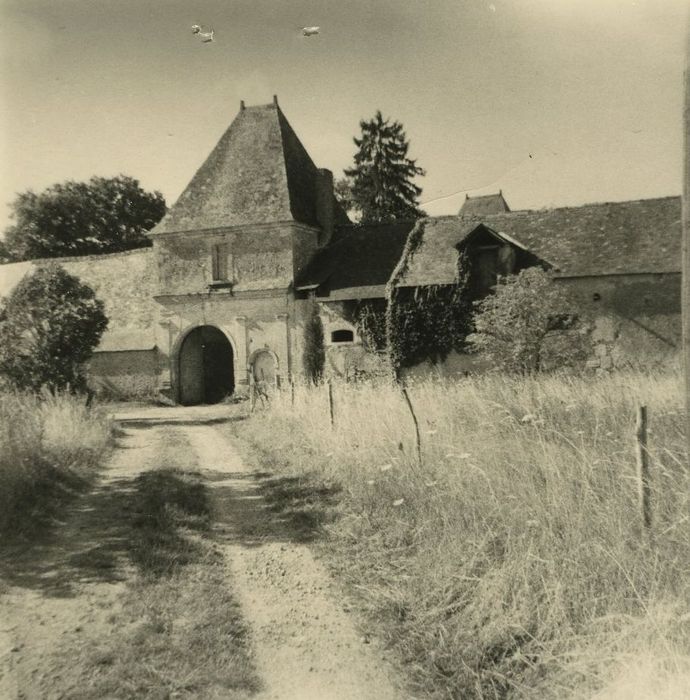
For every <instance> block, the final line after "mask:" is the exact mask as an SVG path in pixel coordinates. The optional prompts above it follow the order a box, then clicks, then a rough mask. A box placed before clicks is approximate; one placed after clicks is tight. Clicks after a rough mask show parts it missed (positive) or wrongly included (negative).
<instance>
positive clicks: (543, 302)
mask: <svg viewBox="0 0 690 700" xmlns="http://www.w3.org/2000/svg"><path fill="white" fill-rule="evenodd" d="M576 320H577V316H576V308H575V306H574V303H573V302H572V300H571V299H570V298H569V297H568V295H567V294H566V292H565V290H564V289H563V287H561V286H560V285H558V284H557V283H555V282H554V281H553V279H552V277H551V275H549V273H548V272H545V271H544V270H542V269H541V268H538V267H531V268H527V269H526V270H522V271H521V272H520V273H519V274H517V275H509V276H507V277H504V278H502V279H501V280H500V281H499V284H498V285H497V286H496V287H495V292H494V293H493V294H490V295H489V296H488V297H486V298H484V299H482V300H481V301H479V302H476V312H475V315H474V319H473V321H474V328H475V330H474V333H472V334H470V335H469V336H468V338H467V340H468V343H469V345H470V348H472V349H473V350H474V351H476V352H480V353H482V354H483V356H484V357H485V358H486V359H487V360H488V361H489V362H491V363H492V364H493V365H494V366H496V367H498V368H501V369H503V370H506V371H511V372H526V373H531V372H539V371H541V370H543V369H546V368H553V367H555V366H562V365H571V364H573V363H575V362H578V361H580V360H582V359H583V358H584V356H585V354H586V338H585V336H584V335H583V333H581V332H579V331H578V330H577V329H576V328H575V324H576Z"/></svg>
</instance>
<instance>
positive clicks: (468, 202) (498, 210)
mask: <svg viewBox="0 0 690 700" xmlns="http://www.w3.org/2000/svg"><path fill="white" fill-rule="evenodd" d="M507 211H510V207H509V206H508V202H506V200H505V199H504V198H503V192H500V191H499V193H498V194H484V195H480V196H478V197H470V196H469V195H468V194H467V195H465V201H464V202H463V203H462V206H461V207H460V212H459V213H460V216H486V215H487V214H502V213H503V212H507Z"/></svg>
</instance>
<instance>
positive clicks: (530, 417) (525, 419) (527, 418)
mask: <svg viewBox="0 0 690 700" xmlns="http://www.w3.org/2000/svg"><path fill="white" fill-rule="evenodd" d="M536 419H537V417H536V416H535V415H534V413H525V415H524V416H522V418H520V423H534V421H535V420H536Z"/></svg>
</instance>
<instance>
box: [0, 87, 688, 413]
mask: <svg viewBox="0 0 690 700" xmlns="http://www.w3.org/2000/svg"><path fill="white" fill-rule="evenodd" d="M150 237H151V240H152V244H153V245H152V247H151V248H146V249H140V250H135V251H129V252H125V253H116V254H111V255H101V256H85V257H76V258H64V259H58V260H57V262H59V263H60V264H61V265H62V266H63V267H64V268H65V269H66V270H67V271H68V272H70V273H71V274H74V275H76V276H78V277H79V278H81V279H82V280H83V281H84V282H86V283H87V284H89V285H90V286H91V287H93V288H94V290H95V291H96V293H97V294H98V296H99V297H100V298H101V299H102V300H103V301H104V303H105V306H106V313H107V314H108V316H109V318H110V324H109V327H108V330H107V331H106V333H105V334H104V336H103V339H102V342H101V344H100V346H99V348H98V349H97V352H96V353H95V355H94V357H93V360H92V362H91V366H90V376H91V379H92V381H93V383H94V384H95V385H96V386H97V387H99V388H100V389H101V390H103V391H105V392H108V393H110V394H112V395H115V396H132V395H153V394H163V395H167V396H168V397H169V398H171V399H172V400H174V401H176V402H180V403H188V404H191V403H204V402H214V401H218V400H220V399H221V398H223V397H224V396H226V395H228V394H233V393H242V392H244V391H246V390H247V386H248V385H249V384H250V383H251V382H253V381H257V380H263V381H266V382H268V383H270V384H280V383H283V382H286V381H289V380H290V379H292V378H293V377H295V376H298V375H299V374H301V367H302V337H303V332H302V323H303V320H304V318H305V314H306V310H307V305H308V303H309V301H308V300H309V298H313V299H315V300H316V301H317V302H318V303H319V306H320V309H321V316H322V319H323V322H324V328H325V340H326V350H327V368H326V369H327V372H329V373H331V374H340V375H347V374H348V371H349V369H350V368H352V367H355V366H357V367H364V368H365V369H366V368H367V367H368V366H369V365H370V364H371V363H372V362H374V358H372V356H371V354H369V353H367V352H366V351H365V350H364V348H363V346H362V343H361V339H360V338H359V337H358V334H357V328H356V327H355V325H354V324H353V323H352V322H351V320H350V317H349V315H348V313H347V309H348V305H352V304H353V303H357V302H359V301H362V300H370V301H372V300H373V301H375V302H376V303H380V304H385V297H386V285H387V284H389V283H391V284H395V285H399V286H408V287H415V286H416V287H421V286H427V285H440V284H453V283H455V282H456V281H457V280H456V274H457V256H458V255H459V253H460V251H461V250H462V249H463V248H465V249H467V250H468V251H469V252H470V254H471V255H472V256H473V257H474V258H475V260H476V262H477V265H478V266H479V268H480V269H481V270H482V275H481V279H482V280H483V281H482V284H483V285H484V286H485V287H486V288H487V289H488V288H489V287H490V286H491V285H492V284H495V282H496V279H497V275H499V274H503V273H506V272H511V271H517V270H518V269H520V268H521V267H525V266H528V265H533V264H541V265H542V266H545V267H548V268H549V269H551V270H552V271H553V272H554V275H555V276H556V278H557V280H558V281H559V283H562V284H566V285H568V286H569V287H570V288H571V289H572V290H573V292H574V293H575V294H576V295H577V296H578V298H579V299H580V301H581V303H582V305H583V308H586V309H587V311H588V312H590V313H591V314H592V315H593V317H594V318H595V319H596V323H595V325H594V329H593V334H592V339H593V343H594V345H593V357H592V360H591V361H590V365H591V366H597V367H599V368H604V369H606V368H609V367H612V366H623V365H626V364H660V363H666V362H669V361H672V360H673V358H674V357H675V355H676V345H677V343H678V339H679V333H680V321H679V318H680V317H679V303H680V302H679V297H680V264H679V260H680V199H679V198H678V197H669V198H664V199H652V200H645V201H636V202H621V203H615V204H594V205H587V206H583V207H569V208H561V209H553V210H543V211H515V212H512V211H510V209H509V207H508V205H507V203H506V201H505V199H504V198H503V195H502V193H499V194H498V195H490V196H487V197H472V198H468V199H467V200H466V201H465V203H464V204H463V208H462V210H461V211H460V213H459V215H458V216H452V217H437V218H430V219H425V220H422V221H420V222H416V223H415V222H412V221H409V222H396V223H392V224H380V225H367V226H363V225H356V224H353V223H351V222H350V221H349V220H348V218H347V216H346V214H345V213H344V212H343V210H342V209H341V208H340V206H339V205H338V203H337V202H336V200H335V197H334V195H333V177H332V174H331V173H330V172H329V171H328V170H324V169H319V168H317V167H316V166H315V165H314V163H313V162H312V160H311V158H310V157H309V155H308V154H307V152H306V150H305V149H304V147H303V146H302V144H301V143H300V141H299V139H298V138H297V136H296V134H295V132H294V131H293V129H292V128H291V126H290V124H289V123H288V122H287V120H286V118H285V116H284V115H283V113H282V111H281V109H280V107H279V106H278V103H277V100H276V99H275V98H274V100H273V102H272V103H271V104H268V105H261V106H254V107H245V106H244V104H241V107H240V111H239V113H238V115H237V116H236V118H235V119H234V121H233V122H232V124H231V125H230V127H229V128H228V130H227V131H226V132H225V133H224V134H223V136H222V137H221V139H220V141H219V142H218V144H217V145H216V147H215V148H214V149H213V151H212V152H211V154H210V155H209V157H208V158H207V159H206V161H205V162H204V164H203V165H202V166H201V167H200V168H199V170H198V171H197V173H196V174H195V175H194V177H193V178H192V180H191V181H190V183H189V185H188V186H187V187H186V189H185V190H184V192H183V193H182V195H181V196H180V197H179V199H178V200H177V202H176V203H175V204H174V205H173V206H172V207H171V209H170V210H169V211H168V213H167V214H166V216H165V217H164V218H163V219H162V220H161V222H160V223H159V224H158V225H157V226H156V227H155V228H154V229H153V230H152V231H151V232H150ZM412 241H414V246H413V245H411V242H412ZM36 264H40V261H31V262H23V263H14V264H8V265H3V266H2V267H0V294H7V293H8V292H9V291H10V290H11V289H12V288H13V286H14V285H15V284H16V283H17V282H18V281H19V280H20V279H21V278H22V276H23V275H24V274H26V272H27V271H28V270H30V269H31V268H32V267H33V266H34V265H36ZM394 273H395V274H394ZM460 360H462V358H449V360H448V361H447V362H446V363H445V364H444V365H443V366H442V367H440V368H436V369H440V370H441V371H443V372H445V373H448V374H452V373H454V372H456V371H461V370H462V369H463V367H464V366H465V365H463V363H462V361H460Z"/></svg>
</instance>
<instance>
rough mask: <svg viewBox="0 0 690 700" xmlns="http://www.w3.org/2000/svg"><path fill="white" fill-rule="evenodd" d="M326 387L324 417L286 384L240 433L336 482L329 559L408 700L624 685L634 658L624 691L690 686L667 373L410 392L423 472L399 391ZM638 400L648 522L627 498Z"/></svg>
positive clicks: (674, 406)
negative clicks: (398, 670) (647, 475)
mask: <svg viewBox="0 0 690 700" xmlns="http://www.w3.org/2000/svg"><path fill="white" fill-rule="evenodd" d="M334 393H335V421H336V425H335V427H334V428H333V429H332V428H331V427H330V424H329V411H328V398H327V392H326V389H325V387H321V388H316V389H308V388H297V389H296V392H295V403H294V406H293V405H291V397H290V394H289V392H285V393H283V394H282V395H279V396H277V397H276V398H275V399H274V400H273V401H272V402H271V405H270V407H269V408H268V409H267V410H265V411H263V412H259V413H258V414H255V417H254V418H253V419H252V420H251V421H248V422H246V423H244V424H239V427H238V429H239V430H241V431H242V433H241V434H244V435H245V437H248V438H249V439H250V440H251V441H252V442H253V443H254V444H255V445H256V446H257V447H259V448H260V450H261V452H262V455H263V459H264V461H265V462H266V463H269V464H270V466H271V467H272V468H274V469H281V470H284V471H288V472H291V473H293V474H299V475H302V476H303V477H304V478H305V479H318V480H324V481H329V482H337V483H338V484H340V485H342V486H343V488H344V491H343V493H344V494H345V496H344V498H343V500H342V501H341V503H340V505H339V509H340V513H339V515H340V517H339V518H338V519H337V520H336V521H335V522H334V523H332V524H330V525H328V532H329V535H330V545H329V547H330V553H331V555H332V561H333V562H334V566H335V567H336V568H337V569H338V570H339V572H340V573H341V575H342V576H343V577H344V578H345V579H346V581H347V582H348V583H349V584H351V586H352V590H353V591H354V592H355V594H356V595H357V597H358V598H359V602H360V604H361V606H362V608H363V610H364V614H365V617H366V618H368V619H369V620H370V621H372V623H374V624H375V625H376V628H377V630H378V632H379V634H380V636H382V637H383V638H384V639H385V641H386V642H387V643H388V644H389V645H390V646H391V647H393V648H395V650H396V651H397V658H398V660H399V661H400V663H401V666H402V667H403V668H404V669H405V672H406V673H407V674H408V675H409V679H410V683H411V690H412V692H414V693H415V694H416V695H415V696H417V695H419V696H422V695H428V696H433V697H439V698H440V697H444V698H446V697H447V698H499V697H500V698H502V697H538V698H550V697H553V698H563V697H571V696H574V697H591V696H592V695H593V694H594V693H597V692H599V693H601V695H599V696H598V697H602V698H603V697H611V698H613V697H623V696H624V693H625V692H626V691H625V688H624V684H625V683H627V682H629V680H630V677H631V676H630V669H631V668H634V669H636V670H637V671H639V670H640V669H641V668H643V666H645V667H646V668H647V669H648V671H649V672H648V673H646V674H643V675H644V676H645V677H644V679H642V678H638V679H637V680H636V682H635V683H634V686H635V688H636V693H637V695H629V697H640V698H642V697H655V698H656V697H668V698H671V697H675V694H676V693H677V692H679V691H685V690H690V665H689V663H688V654H689V653H690V576H689V575H688V574H689V573H690V470H689V469H688V465H687V463H686V461H685V458H684V456H683V451H682V450H683V436H682V424H683V417H682V414H681V397H680V378H679V377H678V376H676V375H644V374H619V375H612V376H607V377H597V378H573V377H564V376H544V377H539V378H527V379H517V378H505V377H497V376H493V377H491V376H487V377H484V378H478V379H471V380H464V381H460V382H458V383H455V384H444V383H434V382H425V383H418V384H414V385H411V386H410V387H409V393H410V397H411V400H412V402H413V404H414V406H415V409H416V411H417V413H418V416H419V420H420V427H421V434H422V442H423V460H424V461H423V466H422V467H421V468H420V467H419V466H418V464H417V461H416V452H415V448H414V432H413V427H412V421H411V417H410V415H409V412H408V409H407V407H406V405H405V403H404V400H403V398H402V396H401V395H400V393H399V391H398V390H397V389H396V388H395V387H392V386H386V385H383V386H378V387H373V386H366V385H359V386H357V385H337V386H336V387H335V392H334ZM640 402H643V403H645V404H646V405H648V406H649V412H650V436H649V442H650V451H651V457H652V507H653V530H652V533H651V535H649V534H647V533H645V532H644V531H643V527H642V525H641V516H640V513H639V508H638V503H637V481H636V475H635V474H636V470H635V453H634V434H635V429H634V424H635V407H636V405H637V404H638V403H640ZM642 660H644V664H642V663H641V661H642ZM621 684H623V685H621ZM645 684H646V685H645ZM620 693H623V694H620ZM688 696H690V693H688Z"/></svg>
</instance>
